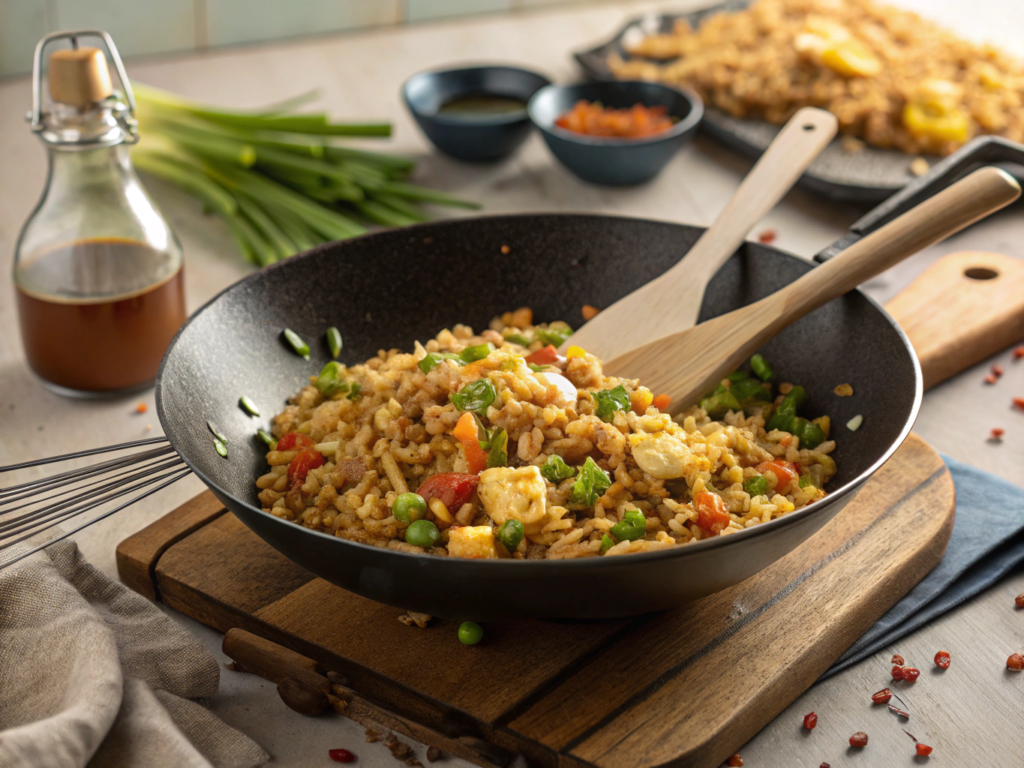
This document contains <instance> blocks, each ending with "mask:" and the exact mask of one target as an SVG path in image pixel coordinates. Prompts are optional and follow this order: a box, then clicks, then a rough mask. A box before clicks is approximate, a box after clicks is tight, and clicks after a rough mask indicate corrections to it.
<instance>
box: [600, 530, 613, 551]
mask: <svg viewBox="0 0 1024 768" xmlns="http://www.w3.org/2000/svg"><path fill="white" fill-rule="evenodd" d="M614 546H615V539H613V538H612V537H611V536H609V535H608V534H607V533H606V534H605V535H604V536H602V537H601V554H602V555H603V554H604V553H605V552H607V551H608V550H609V549H611V548H612V547H614Z"/></svg>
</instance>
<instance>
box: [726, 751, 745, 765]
mask: <svg viewBox="0 0 1024 768" xmlns="http://www.w3.org/2000/svg"><path fill="white" fill-rule="evenodd" d="M726 765H728V766H729V768H740V766H742V765H743V758H742V757H740V753H739V752H737V753H736V754H735V755H733V756H732V757H730V758H729V760H728V762H726Z"/></svg>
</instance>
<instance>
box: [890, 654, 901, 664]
mask: <svg viewBox="0 0 1024 768" xmlns="http://www.w3.org/2000/svg"><path fill="white" fill-rule="evenodd" d="M890 663H891V664H899V665H900V666H901V667H902V666H903V664H904V661H903V657H902V656H900V655H899V654H898V653H894V654H893V655H892V661H891V662H890Z"/></svg>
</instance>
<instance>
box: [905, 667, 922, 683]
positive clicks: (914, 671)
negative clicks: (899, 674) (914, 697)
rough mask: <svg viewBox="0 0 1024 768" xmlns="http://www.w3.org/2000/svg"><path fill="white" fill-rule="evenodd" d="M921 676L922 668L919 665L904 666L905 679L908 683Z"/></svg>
mask: <svg viewBox="0 0 1024 768" xmlns="http://www.w3.org/2000/svg"><path fill="white" fill-rule="evenodd" d="M920 676H921V670H920V669H918V668H917V667H904V668H903V679H904V680H906V681H907V682H908V683H912V682H914V681H915V680H917V678H918V677H920Z"/></svg>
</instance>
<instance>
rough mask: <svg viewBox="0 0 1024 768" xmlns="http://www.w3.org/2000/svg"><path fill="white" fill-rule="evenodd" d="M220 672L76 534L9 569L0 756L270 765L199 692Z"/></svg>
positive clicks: (51, 764) (12, 761)
mask: <svg viewBox="0 0 1024 768" xmlns="http://www.w3.org/2000/svg"><path fill="white" fill-rule="evenodd" d="M219 681H220V670H219V667H218V665H217V661H216V659H214V658H213V656H211V655H210V654H209V653H208V652H207V651H206V649H204V648H203V647H202V646H201V645H200V644H199V643H198V641H197V640H196V639H195V638H193V637H192V636H191V635H189V634H188V632H186V631H185V630H184V629H183V628H182V627H181V626H179V625H178V624H177V623H175V622H174V621H173V620H171V619H170V618H169V617H167V616H165V615H164V614H163V613H161V612H160V610H159V609H158V608H156V606H154V605H153V604H151V603H150V602H149V601H148V600H146V599H145V598H143V597H142V596H140V595H137V594H135V593H134V592H131V591H130V590H128V589H127V588H126V587H125V586H123V585H122V584H120V583H118V582H115V581H113V580H111V579H109V578H107V577H106V576H105V575H103V574H102V573H100V572H99V571H97V570H96V569H95V568H94V567H92V566H91V565H89V564H88V563H86V562H85V560H84V559H83V558H82V556H81V554H80V553H79V551H78V548H77V547H76V546H75V544H74V543H73V542H70V541H63V542H59V543H57V544H54V545H52V546H51V547H49V548H48V549H46V550H44V551H43V552H40V553H37V554H35V555H33V556H32V557H29V558H26V559H25V560H22V561H21V562H19V563H16V564H15V565H12V566H10V567H8V568H5V569H3V570H0V766H4V767H5V768H7V767H8V766H11V767H12V768H13V767H14V766H32V768H65V766H68V767H70V766H85V765H90V766H104V767H105V766H117V767H118V768H136V766H138V767H139V768H141V767H142V766H145V767H146V768H164V767H165V766H166V767H167V768H170V767H171V766H174V767H175V768H177V767H178V766H197V768H251V767H252V766H257V765H262V764H263V763H264V762H266V761H267V760H268V759H269V756H268V755H267V753H266V752H264V751H263V749H261V748H260V747H259V745H257V744H256V743H255V742H254V741H252V740H251V739H249V738H248V737H247V736H245V735H244V734H242V733H240V732H239V731H237V730H235V729H234V728H231V727H230V726H228V725H226V724H225V723H223V722H222V721H221V720H219V719H218V718H217V717H216V716H215V715H213V714H212V713H210V712H209V711H208V710H206V709H205V708H204V707H202V706H200V705H199V704H197V703H196V702H194V701H192V700H193V699H199V698H202V697H206V696H212V695H213V694H215V693H216V692H217V686H218V684H219Z"/></svg>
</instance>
